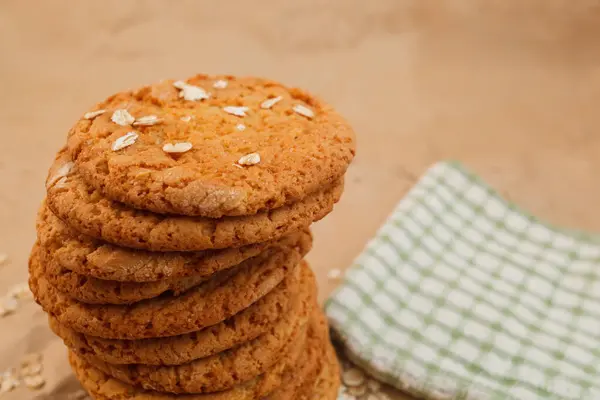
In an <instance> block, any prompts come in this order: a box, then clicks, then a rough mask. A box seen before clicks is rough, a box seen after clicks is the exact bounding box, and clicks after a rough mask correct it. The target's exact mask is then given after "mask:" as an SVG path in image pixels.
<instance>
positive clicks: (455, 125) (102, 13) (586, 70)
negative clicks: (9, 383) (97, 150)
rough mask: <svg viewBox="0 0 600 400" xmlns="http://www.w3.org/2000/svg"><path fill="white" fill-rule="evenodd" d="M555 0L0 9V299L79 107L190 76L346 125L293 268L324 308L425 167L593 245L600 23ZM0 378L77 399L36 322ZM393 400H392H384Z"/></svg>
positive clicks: (582, 9) (24, 323)
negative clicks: (21, 366)
mask: <svg viewBox="0 0 600 400" xmlns="http://www.w3.org/2000/svg"><path fill="white" fill-rule="evenodd" d="M596 4H599V3H598V2H595V1H579V2H572V1H569V0H530V1H518V0H502V1H501V0H489V1H477V0H464V1H458V0H457V1H449V2H442V1H428V0H427V1H423V0H413V1H407V0H371V1H364V0H305V1H291V0H290V1H284V0H254V1H241V0H239V1H238V0H235V1H222V2H216V1H191V0H189V1H177V2H171V1H158V0H155V1H133V0H132V1H118V0H105V1H100V2H99V1H96V2H92V1H67V0H56V1H36V2H28V1H22V0H21V1H19V0H3V1H0V135H1V138H2V141H1V149H2V156H1V158H0V182H2V189H1V190H0V252H4V253H7V254H8V255H9V257H10V259H9V262H8V263H6V264H5V265H4V266H1V267H0V295H1V294H3V293H5V292H6V291H7V290H8V289H9V288H10V287H11V286H12V285H13V284H16V283H19V282H23V281H24V280H25V279H26V275H27V272H26V262H27V253H28V250H29V247H30V245H31V244H32V243H33V240H34V219H35V213H36V209H37V207H38V204H39V202H40V200H41V199H42V196H43V194H44V187H43V182H44V178H45V173H46V170H47V168H48V166H49V163H50V161H51V159H52V157H53V153H54V152H55V150H57V149H58V147H59V146H60V144H61V143H62V142H63V141H64V137H65V135H66V132H67V130H68V129H69V127H70V125H71V124H72V123H73V122H74V121H75V119H76V118H77V117H78V116H79V115H80V114H82V113H83V112H85V111H86V110H87V109H88V108H89V107H90V106H91V105H93V104H94V102H95V101H96V100H100V99H102V98H104V97H105V96H107V95H109V94H111V93H112V92H114V91H117V90H119V89H122V88H126V87H134V86H137V85H140V84H143V83H147V82H152V81H155V80H159V79H162V78H167V77H173V78H179V77H185V76H188V75H191V74H194V73H196V72H215V73H216V72H225V73H233V74H255V75H262V76H268V77H271V78H273V79H278V80H282V81H284V82H286V83H288V84H292V85H298V86H302V87H306V88H308V89H310V90H311V91H313V92H314V93H316V94H319V95H321V96H322V97H324V98H325V99H327V100H329V101H330V102H331V103H333V104H334V105H335V106H336V107H337V108H338V109H339V110H340V111H341V112H342V113H343V114H345V115H346V116H347V117H348V119H349V120H350V121H351V122H352V124H353V125H354V126H355V128H356V130H357V132H358V135H359V155H358V157H357V159H356V162H355V163H354V165H353V166H352V167H351V170H350V173H349V177H348V180H347V185H346V188H347V189H346V194H345V197H344V198H343V201H342V202H341V203H340V205H339V206H338V207H337V209H336V211H335V212H334V213H333V214H332V215H331V216H329V217H328V218H327V219H326V220H325V221H324V222H322V223H320V224H318V225H317V226H316V227H315V232H316V239H317V242H316V247H315V249H314V251H313V252H312V253H311V254H310V257H309V258H310V260H311V261H312V263H313V265H314V266H315V268H316V269H317V273H318V276H319V280H320V284H321V298H324V297H325V296H326V295H327V293H328V292H329V291H330V290H331V288H332V287H333V286H334V285H335V282H334V281H332V280H330V279H327V273H328V271H329V270H331V269H335V268H339V269H343V268H345V267H346V266H348V265H349V264H350V263H351V261H352V259H353V258H354V256H355V255H356V254H358V252H359V251H360V250H361V248H362V246H363V245H364V243H365V242H366V241H367V240H368V239H369V237H371V235H373V233H374V232H375V230H376V229H377V227H378V226H379V224H381V222H382V221H383V220H384V218H385V216H386V215H387V213H388V212H389V211H390V210H391V209H392V208H393V206H394V204H395V203H396V202H397V201H398V200H399V199H400V198H401V197H402V195H403V194H404V193H405V192H406V191H407V189H408V188H409V187H410V186H411V185H412V183H413V182H414V181H415V179H416V178H417V177H418V175H419V174H420V173H421V172H423V171H424V170H425V168H426V167H427V166H428V165H430V164H431V163H432V162H434V161H437V160H440V159H444V158H448V157H451V158H458V159H460V160H462V161H464V162H465V163H466V164H467V165H468V166H469V168H471V169H472V170H474V171H475V172H477V173H478V174H480V175H482V176H483V177H484V178H485V179H486V180H487V181H489V182H490V183H491V184H492V185H494V186H495V187H498V188H500V189H501V190H502V191H503V193H504V194H505V195H507V196H508V197H509V198H510V199H511V200H514V201H516V202H518V203H519V204H520V205H522V206H523V207H525V208H527V209H529V210H531V211H533V212H534V213H536V214H538V215H539V216H541V217H543V218H545V219H548V220H550V221H553V222H554V223H558V224H563V225H566V226H569V227H577V228H587V229H594V230H600V211H598V210H599V208H598V199H600V185H599V184H598V178H597V177H598V172H597V171H598V170H599V169H600V157H599V156H598V154H600V134H599V132H598V131H599V125H600V124H599V123H600V112H598V104H600V101H599V100H600V59H599V54H600V52H599V51H598V50H599V47H600V39H598V38H599V37H600V36H599V35H598V34H599V33H600V24H599V22H600V8H599V6H597V5H596ZM0 339H1V340H0V371H3V370H5V369H6V368H9V367H11V366H15V365H16V364H17V363H18V362H19V360H20V359H21V357H22V356H23V355H24V354H26V353H29V352H38V351H39V352H42V353H43V355H44V359H45V361H44V367H45V371H44V377H45V378H46V379H47V385H46V387H45V388H44V390H43V391H41V392H38V393H32V392H28V391H27V390H25V389H19V390H18V391H15V392H13V393H10V394H9V395H6V396H4V397H2V398H3V400H4V398H6V399H8V400H14V399H32V398H35V399H48V400H50V399H66V398H67V394H68V393H69V392H71V391H74V390H76V389H77V384H76V382H74V380H73V378H72V377H71V375H70V372H69V369H68V367H67V364H66V357H65V351H64V349H63V347H62V345H61V343H59V341H58V340H57V339H55V338H54V337H53V336H52V334H51V333H50V332H49V330H48V328H47V327H46V319H45V317H44V315H43V313H42V312H41V311H40V309H39V308H38V307H37V306H35V305H34V304H32V303H31V302H29V303H25V304H24V305H23V306H22V307H20V308H19V310H18V312H17V313H16V314H15V315H12V316H8V317H5V318H3V319H0ZM399 398H400V397H399Z"/></svg>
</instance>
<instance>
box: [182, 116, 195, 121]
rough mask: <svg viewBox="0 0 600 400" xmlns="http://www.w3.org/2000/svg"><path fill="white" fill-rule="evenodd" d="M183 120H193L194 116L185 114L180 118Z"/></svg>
mask: <svg viewBox="0 0 600 400" xmlns="http://www.w3.org/2000/svg"><path fill="white" fill-rule="evenodd" d="M180 119H181V120H182V121H183V122H190V121H191V120H192V117H191V116H189V115H184V116H183V117H181V118H180Z"/></svg>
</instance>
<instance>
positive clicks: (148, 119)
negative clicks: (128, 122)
mask: <svg viewBox="0 0 600 400" xmlns="http://www.w3.org/2000/svg"><path fill="white" fill-rule="evenodd" d="M159 122H161V120H160V119H159V118H158V117H157V116H156V115H146V116H144V117H139V118H137V119H136V120H135V121H134V122H133V125H134V126H150V125H156V124H158V123H159Z"/></svg>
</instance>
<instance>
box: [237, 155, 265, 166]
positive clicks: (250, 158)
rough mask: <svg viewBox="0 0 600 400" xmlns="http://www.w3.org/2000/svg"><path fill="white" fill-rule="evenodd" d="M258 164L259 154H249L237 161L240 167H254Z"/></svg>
mask: <svg viewBox="0 0 600 400" xmlns="http://www.w3.org/2000/svg"><path fill="white" fill-rule="evenodd" d="M259 162H260V154H258V153H250V154H246V155H245V156H243V157H241V158H240V159H239V160H238V164H240V165H256V164H258V163H259Z"/></svg>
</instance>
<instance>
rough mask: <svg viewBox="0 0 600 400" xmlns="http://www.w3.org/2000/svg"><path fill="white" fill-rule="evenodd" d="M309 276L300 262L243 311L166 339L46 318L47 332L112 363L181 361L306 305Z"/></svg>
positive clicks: (265, 329) (266, 327)
mask: <svg viewBox="0 0 600 400" xmlns="http://www.w3.org/2000/svg"><path fill="white" fill-rule="evenodd" d="M316 292H317V288H316V282H315V277H314V274H313V273H312V271H311V269H310V268H309V267H308V266H307V265H303V266H302V268H301V269H300V274H299V275H298V274H289V275H288V276H286V278H285V279H284V280H283V282H282V283H281V284H279V285H278V286H277V287H276V288H275V289H273V290H272V291H271V292H269V293H268V294H266V295H265V296H264V297H262V298H261V299H260V300H258V301H257V302H256V303H254V304H252V305H251V306H250V307H248V308H247V309H245V310H243V311H241V312H239V313H238V314H235V315H234V316H232V317H231V318H229V319H227V320H225V321H223V322H220V323H218V324H216V325H213V326H210V327H208V328H206V329H203V330H201V331H197V332H191V333H189V334H184V335H179V336H171V337H165V338H153V339H140V340H117V339H102V338H98V337H94V336H89V335H82V334H80V333H77V332H75V331H73V330H72V329H69V328H67V327H65V326H64V325H61V324H59V323H58V321H57V320H56V318H54V317H50V318H49V320H50V326H51V328H52V330H53V331H54V332H55V333H56V334H57V335H58V336H59V337H61V338H62V339H63V340H64V342H65V344H66V345H67V346H68V347H69V348H71V349H73V350H74V351H75V352H78V353H84V354H90V355H93V356H95V357H97V358H98V359H100V360H102V361H105V362H107V363H111V364H147V365H180V364H184V363H188V362H190V361H193V360H197V359H199V358H204V357H210V356H212V355H214V354H217V353H220V352H222V351H225V350H228V349H231V348H233V347H236V346H238V345H241V344H242V343H245V342H248V341H251V340H254V339H256V338H257V337H259V336H261V335H265V334H271V332H272V331H273V330H276V329H280V328H278V327H277V326H281V325H283V326H287V325H288V324H290V318H294V316H296V315H298V314H299V313H301V311H302V309H304V308H310V307H311V304H314V302H315V301H316V296H317V293H316Z"/></svg>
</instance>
